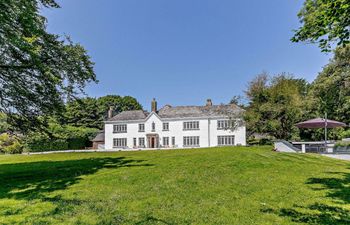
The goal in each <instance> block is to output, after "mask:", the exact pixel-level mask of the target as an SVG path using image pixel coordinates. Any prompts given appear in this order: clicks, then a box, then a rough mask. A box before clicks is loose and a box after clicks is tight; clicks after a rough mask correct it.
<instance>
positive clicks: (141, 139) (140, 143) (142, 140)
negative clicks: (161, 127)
mask: <svg viewBox="0 0 350 225" xmlns="http://www.w3.org/2000/svg"><path fill="white" fill-rule="evenodd" d="M139 147H140V148H144V147H145V138H139Z"/></svg>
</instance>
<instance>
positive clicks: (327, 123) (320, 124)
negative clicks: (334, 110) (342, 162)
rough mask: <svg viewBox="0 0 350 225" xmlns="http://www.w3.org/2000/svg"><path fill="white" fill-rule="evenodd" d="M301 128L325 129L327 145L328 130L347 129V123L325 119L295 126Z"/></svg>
mask: <svg viewBox="0 0 350 225" xmlns="http://www.w3.org/2000/svg"><path fill="white" fill-rule="evenodd" d="M295 126H297V127H299V128H324V130H325V131H324V140H325V143H327V128H336V127H346V124H345V123H342V122H339V121H335V120H329V119H327V115H326V116H325V119H324V118H315V119H311V120H307V121H304V122H300V123H297V124H295Z"/></svg>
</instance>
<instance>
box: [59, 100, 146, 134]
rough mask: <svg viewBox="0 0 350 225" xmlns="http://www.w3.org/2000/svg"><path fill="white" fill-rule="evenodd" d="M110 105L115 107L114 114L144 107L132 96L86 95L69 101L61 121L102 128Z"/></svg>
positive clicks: (74, 124) (78, 125)
mask: <svg viewBox="0 0 350 225" xmlns="http://www.w3.org/2000/svg"><path fill="white" fill-rule="evenodd" d="M110 107H113V110H114V111H113V112H114V114H117V113H120V112H122V111H126V110H137V109H142V106H141V105H140V103H138V102H137V100H136V99H135V98H133V97H130V96H125V97H122V96H119V95H107V96H103V97H100V98H97V99H96V98H90V97H85V98H81V99H75V100H72V101H69V102H68V103H67V105H66V111H65V113H64V117H63V119H61V120H62V121H61V123H63V124H67V125H73V126H77V127H90V128H98V129H102V128H103V121H105V120H106V119H107V114H108V110H109V108H110Z"/></svg>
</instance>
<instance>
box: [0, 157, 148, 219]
mask: <svg viewBox="0 0 350 225" xmlns="http://www.w3.org/2000/svg"><path fill="white" fill-rule="evenodd" d="M142 162H144V161H143V160H130V159H126V158H124V157H119V158H109V157H107V158H88V159H79V160H66V161H40V162H26V163H16V164H1V165H0V184H1V185H0V200H1V199H16V200H26V201H30V200H39V201H40V202H50V203H53V204H54V205H55V206H56V207H55V210H54V211H51V212H50V214H51V215H55V214H61V213H62V211H66V212H67V211H69V210H70V209H73V208H74V207H75V206H77V205H81V204H83V202H82V201H81V200H79V199H63V198H62V197H61V196H60V195H56V196H54V197H52V196H50V195H49V194H50V193H52V192H54V191H57V190H65V189H67V188H68V187H69V186H71V185H73V184H76V183H77V182H79V180H81V179H82V178H81V176H82V175H91V174H94V173H96V172H97V171H98V170H100V169H103V168H109V169H117V168H122V167H140V166H152V164H145V163H142ZM21 211H22V210H21V209H18V210H17V209H9V208H0V215H4V216H6V215H16V214H21Z"/></svg>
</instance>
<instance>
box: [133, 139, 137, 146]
mask: <svg viewBox="0 0 350 225" xmlns="http://www.w3.org/2000/svg"><path fill="white" fill-rule="evenodd" d="M136 146H137V138H134V147H136Z"/></svg>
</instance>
